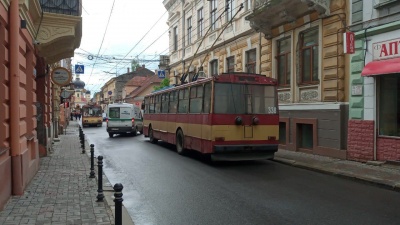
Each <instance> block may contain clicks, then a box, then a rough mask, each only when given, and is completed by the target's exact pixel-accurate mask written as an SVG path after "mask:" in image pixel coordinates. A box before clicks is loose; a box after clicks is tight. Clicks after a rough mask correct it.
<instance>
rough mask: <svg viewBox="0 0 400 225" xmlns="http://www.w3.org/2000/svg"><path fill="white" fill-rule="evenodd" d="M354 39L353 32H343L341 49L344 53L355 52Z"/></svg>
mask: <svg viewBox="0 0 400 225" xmlns="http://www.w3.org/2000/svg"><path fill="white" fill-rule="evenodd" d="M355 39H356V38H355V35H354V33H353V32H345V33H344V34H343V50H344V53H345V54H353V53H354V52H355V49H356V48H355Z"/></svg>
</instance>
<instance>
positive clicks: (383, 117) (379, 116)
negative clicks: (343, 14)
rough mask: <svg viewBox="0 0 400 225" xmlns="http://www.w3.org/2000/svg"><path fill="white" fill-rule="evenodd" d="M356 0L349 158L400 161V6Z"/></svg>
mask: <svg viewBox="0 0 400 225" xmlns="http://www.w3.org/2000/svg"><path fill="white" fill-rule="evenodd" d="M351 2H352V10H351V11H352V24H351V26H350V29H351V30H352V31H354V32H355V34H356V35H355V40H356V53H355V54H354V55H353V56H352V57H351V69H350V72H351V73H350V74H351V76H350V88H349V91H350V93H351V97H350V111H349V122H348V123H349V124H348V127H349V132H348V158H349V159H351V160H357V161H369V160H379V161H400V138H399V137H400V113H399V112H400V111H399V109H400V101H399V99H400V92H399V90H400V89H399V88H400V49H399V47H400V45H399V43H400V31H399V30H400V22H399V19H400V14H399V12H400V2H399V1H388V0H380V1H374V2H373V3H372V2H371V1H368V0H364V1H363V0H352V1H351Z"/></svg>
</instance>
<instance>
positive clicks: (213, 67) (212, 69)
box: [210, 59, 218, 75]
mask: <svg viewBox="0 0 400 225" xmlns="http://www.w3.org/2000/svg"><path fill="white" fill-rule="evenodd" d="M210 72H211V75H218V60H217V59H214V60H213V61H211V62H210Z"/></svg>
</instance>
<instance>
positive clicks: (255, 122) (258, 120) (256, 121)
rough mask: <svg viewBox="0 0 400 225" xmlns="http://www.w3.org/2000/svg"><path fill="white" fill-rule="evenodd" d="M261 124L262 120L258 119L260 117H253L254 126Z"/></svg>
mask: <svg viewBox="0 0 400 225" xmlns="http://www.w3.org/2000/svg"><path fill="white" fill-rule="evenodd" d="M259 123H260V119H258V117H253V124H254V125H257V124H259Z"/></svg>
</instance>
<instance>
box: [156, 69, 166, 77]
mask: <svg viewBox="0 0 400 225" xmlns="http://www.w3.org/2000/svg"><path fill="white" fill-rule="evenodd" d="M158 78H165V70H159V71H158Z"/></svg>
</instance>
